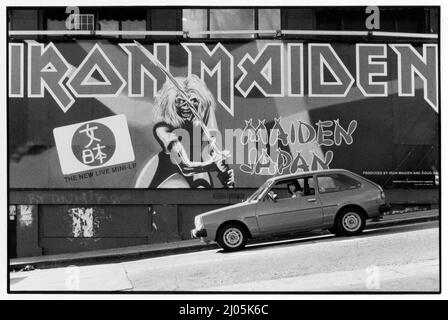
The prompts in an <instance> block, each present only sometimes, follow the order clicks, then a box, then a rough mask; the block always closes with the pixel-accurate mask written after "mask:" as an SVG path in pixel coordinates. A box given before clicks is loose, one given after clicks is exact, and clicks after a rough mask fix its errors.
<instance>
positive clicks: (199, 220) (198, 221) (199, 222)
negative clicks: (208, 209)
mask: <svg viewBox="0 0 448 320" xmlns="http://www.w3.org/2000/svg"><path fill="white" fill-rule="evenodd" d="M194 227H195V229H196V230H201V229H202V228H203V227H204V223H203V222H202V217H201V216H196V217H194Z"/></svg>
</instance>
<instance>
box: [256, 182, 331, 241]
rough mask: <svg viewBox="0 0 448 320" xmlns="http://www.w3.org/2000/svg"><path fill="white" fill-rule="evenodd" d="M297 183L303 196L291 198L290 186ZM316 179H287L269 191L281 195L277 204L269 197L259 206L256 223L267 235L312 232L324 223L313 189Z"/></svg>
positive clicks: (259, 203) (318, 201)
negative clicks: (302, 231)
mask: <svg viewBox="0 0 448 320" xmlns="http://www.w3.org/2000/svg"><path fill="white" fill-rule="evenodd" d="M291 184H298V185H299V186H301V187H302V193H301V194H300V195H297V196H295V197H293V196H292V194H291V192H290V190H288V188H289V187H288V186H290V185H291ZM314 185H315V183H314V177H312V176H310V177H301V178H299V179H297V178H295V179H287V180H283V181H279V182H277V183H275V184H274V185H273V186H272V187H271V189H270V191H274V192H275V193H276V194H277V195H278V199H277V200H276V201H272V200H270V199H269V197H268V196H265V197H264V199H262V200H260V202H258V204H257V209H256V210H257V211H256V212H257V221H258V226H259V228H260V232H261V233H264V234H273V233H282V232H289V231H301V230H311V229H314V228H317V227H319V226H320V225H321V224H322V222H323V221H322V220H323V213H322V206H321V203H320V200H319V198H318V195H317V194H316V192H315V189H314Z"/></svg>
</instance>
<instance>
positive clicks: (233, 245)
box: [216, 224, 247, 251]
mask: <svg viewBox="0 0 448 320" xmlns="http://www.w3.org/2000/svg"><path fill="white" fill-rule="evenodd" d="M216 241H217V242H218V244H219V246H220V247H221V248H223V249H224V251H237V250H241V249H243V248H244V247H245V246H246V243H247V233H246V231H245V230H244V228H243V227H242V226H241V225H238V224H228V225H225V226H223V227H221V228H220V229H219V231H218V237H217V239H216Z"/></svg>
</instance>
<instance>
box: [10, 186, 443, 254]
mask: <svg viewBox="0 0 448 320" xmlns="http://www.w3.org/2000/svg"><path fill="white" fill-rule="evenodd" d="M253 191H254V190H253V189H238V190H201V192H198V191H197V190H163V191H160V190H27V191H25V190H12V191H10V193H9V203H10V204H11V205H15V219H16V224H15V228H16V230H15V231H16V250H15V252H14V250H10V252H9V253H10V257H11V258H12V257H14V256H15V257H27V256H38V255H46V254H58V253H68V252H79V251H88V250H96V249H107V248H117V247H124V246H133V245H141V244H151V243H160V242H170V241H179V240H187V239H190V229H192V228H193V225H194V222H193V220H194V216H195V215H197V214H200V213H203V212H206V211H209V210H213V209H216V208H219V207H223V206H226V205H230V204H233V203H237V202H240V201H241V200H242V199H244V198H246V197H247V196H248V195H250V194H251V193H252V192H253ZM386 196H387V198H388V200H389V202H390V203H391V204H396V205H397V204H401V205H403V204H404V205H428V206H431V207H438V206H439V190H434V189H421V190H386ZM168 203H169V204H168ZM10 211H11V210H10ZM9 232H12V231H11V230H9Z"/></svg>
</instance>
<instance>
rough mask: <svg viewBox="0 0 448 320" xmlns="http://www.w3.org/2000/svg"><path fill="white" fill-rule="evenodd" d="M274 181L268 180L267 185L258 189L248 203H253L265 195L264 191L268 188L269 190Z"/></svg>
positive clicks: (264, 184)
mask: <svg viewBox="0 0 448 320" xmlns="http://www.w3.org/2000/svg"><path fill="white" fill-rule="evenodd" d="M272 181H273V180H270V179H269V180H266V182H265V183H263V184H262V185H261V186H260V187H259V188H258V189H257V191H255V192H254V193H253V194H252V195H251V196H250V197H249V198H248V199H247V201H253V200H257V199H258V198H259V197H260V195H261V194H262V193H263V191H264V190H266V189H267V188H269V187H270V186H271V184H272Z"/></svg>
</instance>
